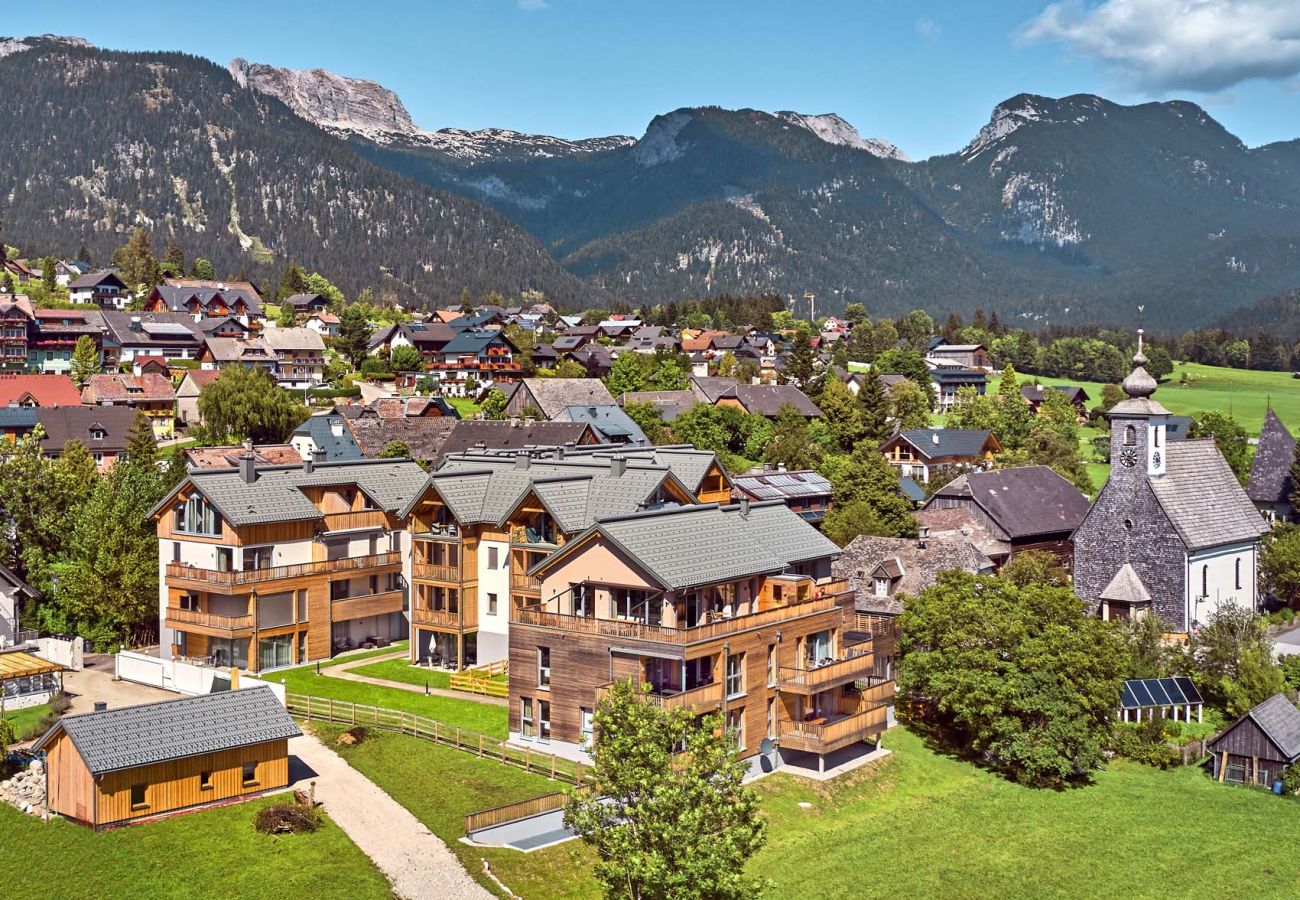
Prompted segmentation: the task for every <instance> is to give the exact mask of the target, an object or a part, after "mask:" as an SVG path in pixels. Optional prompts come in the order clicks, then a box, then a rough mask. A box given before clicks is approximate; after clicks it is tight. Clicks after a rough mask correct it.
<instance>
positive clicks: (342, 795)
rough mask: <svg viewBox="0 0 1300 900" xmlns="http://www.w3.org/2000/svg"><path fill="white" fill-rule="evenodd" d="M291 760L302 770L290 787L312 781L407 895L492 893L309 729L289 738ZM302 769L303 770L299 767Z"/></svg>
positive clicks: (446, 897)
mask: <svg viewBox="0 0 1300 900" xmlns="http://www.w3.org/2000/svg"><path fill="white" fill-rule="evenodd" d="M289 755H290V757H291V759H290V763H291V764H293V763H294V760H293V759H292V757H295V756H296V757H297V758H298V759H297V763H298V766H297V769H298V771H299V772H300V773H301V775H300V777H299V779H298V780H297V781H296V782H295V783H294V785H293V786H294V787H295V788H298V789H299V790H302V791H307V790H308V789H309V784H310V782H312V781H315V782H316V800H317V802H319V803H323V804H324V805H325V811H326V812H327V813H329V816H330V818H331V819H333V820H334V821H335V822H336V823H338V826H339V827H340V828H342V829H343V831H344V832H346V833H347V836H348V837H350V838H352V841H353V843H355V844H356V845H357V846H358V847H360V848H361V851H362V852H363V853H365V854H366V855H367V856H369V857H370V858H371V859H372V860H374V863H375V865H376V866H378V867H379V870H380V871H381V872H383V873H384V875H386V876H387V877H388V880H389V882H390V883H391V884H392V886H393V892H394V893H396V894H397V895H398V896H399V897H403V898H406V900H458V898H462V897H465V898H473V900H479V898H491V897H492V894H490V893H488V891H486V890H485V889H484V888H483V887H481V886H480V885H479V884H478V882H476V881H475V880H474V879H473V878H471V877H470V874H469V873H468V872H466V871H465V867H464V866H462V865H461V864H460V860H458V859H457V858H456V856H455V855H454V854H453V853H452V852H451V851H450V850H448V849H447V845H446V844H444V843H443V842H442V841H441V840H440V839H439V838H438V836H437V835H435V834H434V833H433V832H431V831H429V829H428V828H426V827H425V826H424V824H423V823H421V822H420V820H419V819H417V818H415V816H413V815H411V813H410V812H408V811H407V809H406V807H404V806H402V805H401V804H399V803H398V802H397V801H396V800H394V799H393V798H392V797H390V796H388V795H387V794H386V793H384V792H383V791H382V790H380V789H379V787H378V786H377V785H376V784H375V783H374V782H373V781H371V780H370V779H369V778H366V776H364V775H362V774H361V773H360V772H358V771H357V770H356V769H354V768H352V767H351V766H350V765H348V764H347V762H346V761H345V760H344V759H343V757H341V756H339V755H338V754H337V753H335V752H334V751H333V750H331V749H330V748H329V747H326V746H325V745H324V744H323V743H321V742H320V740H319V739H318V738H316V737H315V736H314V735H311V734H304V735H303V736H302V737H296V738H292V739H291V740H290V741H289ZM304 767H305V769H306V771H303V769H304Z"/></svg>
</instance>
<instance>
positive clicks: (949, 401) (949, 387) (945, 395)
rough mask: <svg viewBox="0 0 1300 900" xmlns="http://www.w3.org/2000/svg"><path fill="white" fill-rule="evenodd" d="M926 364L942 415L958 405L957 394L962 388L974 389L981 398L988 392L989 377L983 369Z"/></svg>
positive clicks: (933, 363) (928, 362) (930, 362)
mask: <svg viewBox="0 0 1300 900" xmlns="http://www.w3.org/2000/svg"><path fill="white" fill-rule="evenodd" d="M926 364H927V365H928V366H929V367H930V385H931V388H932V389H933V390H934V395H935V402H936V406H937V408H938V411H939V412H941V413H946V412H948V411H949V410H951V409H952V408H953V407H954V406H956V405H957V392H958V391H960V390H961V389H962V388H972V389H973V390H974V391H975V394H976V396H980V397H982V396H984V394H985V392H986V391H987V390H988V376H987V375H986V374H985V373H984V370H983V369H972V368H969V367H967V366H957V365H948V364H945V363H935V362H933V361H931V360H927V361H926Z"/></svg>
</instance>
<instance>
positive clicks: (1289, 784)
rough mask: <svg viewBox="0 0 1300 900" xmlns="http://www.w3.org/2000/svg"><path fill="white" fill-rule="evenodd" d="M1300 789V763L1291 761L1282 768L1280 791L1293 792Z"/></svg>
mask: <svg viewBox="0 0 1300 900" xmlns="http://www.w3.org/2000/svg"><path fill="white" fill-rule="evenodd" d="M1297 791H1300V763H1291V765H1289V766H1287V767H1286V768H1285V769H1283V770H1282V792H1283V793H1284V794H1294V793H1296V792H1297Z"/></svg>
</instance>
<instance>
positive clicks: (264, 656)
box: [257, 634, 293, 669]
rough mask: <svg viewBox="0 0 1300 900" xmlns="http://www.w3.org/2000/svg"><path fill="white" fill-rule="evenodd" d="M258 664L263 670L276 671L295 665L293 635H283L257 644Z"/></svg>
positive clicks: (265, 639) (262, 640)
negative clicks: (276, 669)
mask: <svg viewBox="0 0 1300 900" xmlns="http://www.w3.org/2000/svg"><path fill="white" fill-rule="evenodd" d="M257 645H258V646H257V662H258V666H259V667H260V668H263V669H275V668H279V667H280V666H288V665H292V663H293V635H291V634H281V635H276V636H275V637H267V638H262V639H261V640H259V641H258V642H257Z"/></svg>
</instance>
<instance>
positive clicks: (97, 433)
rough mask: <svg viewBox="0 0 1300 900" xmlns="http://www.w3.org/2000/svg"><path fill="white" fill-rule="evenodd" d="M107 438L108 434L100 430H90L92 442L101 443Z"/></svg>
mask: <svg viewBox="0 0 1300 900" xmlns="http://www.w3.org/2000/svg"><path fill="white" fill-rule="evenodd" d="M107 437H108V432H107V431H105V430H104V429H102V428H91V429H90V439H91V440H92V441H102V440H104V439H105V438H107Z"/></svg>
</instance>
